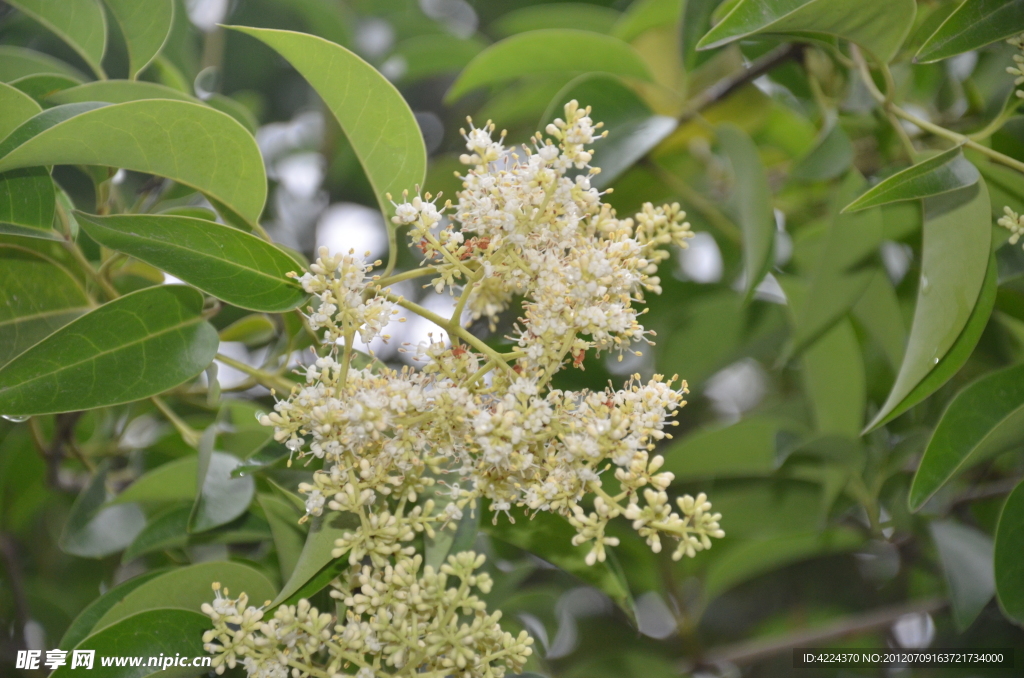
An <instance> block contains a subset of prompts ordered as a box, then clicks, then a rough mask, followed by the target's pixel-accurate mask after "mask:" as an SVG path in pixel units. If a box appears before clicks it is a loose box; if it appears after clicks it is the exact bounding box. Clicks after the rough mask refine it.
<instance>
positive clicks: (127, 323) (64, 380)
mask: <svg viewBox="0 0 1024 678" xmlns="http://www.w3.org/2000/svg"><path fill="white" fill-rule="evenodd" d="M202 310H203V297H202V295H201V294H199V292H197V291H195V290H193V289H191V288H188V287H183V286H177V285H175V286H160V287H150V288H147V289H144V290H140V291H139V292H134V293H132V294H129V295H126V296H124V297H120V298H119V299H115V300H114V301H111V302H109V303H107V304H104V305H103V306H100V307H99V308H97V309H94V310H92V311H90V312H89V313H86V314H85V315H83V316H81V317H80V318H78V319H77V320H74V321H72V322H70V323H69V324H67V325H65V326H64V327H62V328H60V329H59V330H57V331H56V332H54V333H53V334H51V335H50V336H49V337H47V338H46V339H43V340H42V341H41V342H39V343H38V344H36V345H35V346H33V347H32V348H30V349H28V350H27V351H25V352H24V353H22V354H21V355H19V356H18V357H17V358H15V359H14V360H12V361H11V362H9V363H8V364H7V365H5V366H4V367H3V368H0V412H2V413H4V414H8V415H31V414H48V413H53V412H70V411H73V410H86V409H91V408H94V407H105V406H108V405H117V404H120V403H126V402H131V401H132V400H138V399H140V398H146V397H149V396H152V395H156V394H158V393H161V392H163V391H166V390H167V389H169V388H174V387H175V386H177V385H178V384H181V383H183V382H185V381H188V380H189V379H191V378H193V377H195V376H196V375H198V374H199V373H200V372H202V371H203V370H204V369H206V366H207V365H209V364H210V362H211V361H212V360H213V357H214V355H216V353H217V346H218V340H217V331H216V330H215V329H214V328H213V326H212V325H210V324H209V323H207V322H206V321H204V320H203V317H202Z"/></svg>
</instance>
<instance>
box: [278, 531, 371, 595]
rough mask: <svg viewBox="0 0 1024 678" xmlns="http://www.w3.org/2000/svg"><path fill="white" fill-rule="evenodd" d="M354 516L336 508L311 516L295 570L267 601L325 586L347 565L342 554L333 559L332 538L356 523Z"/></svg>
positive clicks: (339, 535)
mask: <svg viewBox="0 0 1024 678" xmlns="http://www.w3.org/2000/svg"><path fill="white" fill-rule="evenodd" d="M356 519H357V518H356V516H355V515H354V514H352V513H338V512H337V511H328V512H325V513H324V514H323V515H319V516H314V517H313V519H312V520H311V524H310V526H309V533H308V534H307V535H306V543H305V544H304V545H303V547H302V553H300V554H299V559H298V562H296V563H295V569H294V570H293V571H292V575H291V577H290V578H289V579H288V581H287V582H285V584H284V586H283V587H282V588H281V592H280V593H278V594H277V598H275V599H274V602H273V603H271V605H272V606H276V605H279V604H281V603H291V602H293V601H295V600H297V599H299V598H302V597H309V596H310V595H312V594H314V593H316V592H317V591H319V590H320V589H322V588H323V587H325V586H327V584H329V583H330V581H331V580H332V579H334V577H336V576H337V575H338V573H339V572H340V570H342V569H344V568H346V567H348V558H346V557H345V555H344V554H342V556H341V557H340V558H334V557H333V556H332V555H331V551H333V550H334V540H335V539H339V538H340V537H341V536H342V535H344V534H345V532H348V531H351V530H352V529H353V528H354V527H355V526H356V524H357V523H356V522H355V520H356Z"/></svg>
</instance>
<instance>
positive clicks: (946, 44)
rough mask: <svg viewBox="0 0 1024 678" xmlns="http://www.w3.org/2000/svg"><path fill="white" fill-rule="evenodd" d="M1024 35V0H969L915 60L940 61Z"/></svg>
mask: <svg viewBox="0 0 1024 678" xmlns="http://www.w3.org/2000/svg"><path fill="white" fill-rule="evenodd" d="M1021 32H1024V1H1022V0H965V1H964V3H963V4H961V5H960V6H959V7H958V8H957V9H956V10H955V11H954V12H953V13H952V14H950V15H949V17H947V18H946V20H945V21H944V22H943V23H942V25H941V26H939V28H938V29H937V30H936V31H935V32H934V33H932V35H931V37H929V38H928V40H926V41H925V43H924V44H923V45H921V49H919V50H918V52H917V56H915V57H914V61H917V62H919V63H928V62H931V61H938V60H939V59H945V58H947V57H951V56H955V55H957V54H962V53H964V52H970V51H971V50H974V49H978V48H979V47H984V46H985V45H987V44H989V43H992V42H995V41H997V40H1005V39H1006V38H1010V37H1013V36H1014V35H1017V34H1018V33H1021Z"/></svg>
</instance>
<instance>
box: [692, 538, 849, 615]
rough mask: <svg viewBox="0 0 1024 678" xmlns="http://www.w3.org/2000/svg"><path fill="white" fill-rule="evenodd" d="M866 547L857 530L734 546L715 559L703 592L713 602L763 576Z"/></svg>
mask: <svg viewBox="0 0 1024 678" xmlns="http://www.w3.org/2000/svg"><path fill="white" fill-rule="evenodd" d="M863 543H864V537H863V536H861V535H860V534H859V533H858V532H857V531H856V530H852V529H848V528H837V529H834V530H829V531H826V532H818V531H814V532H803V533H797V534H784V535H777V536H774V537H768V538H766V539H756V540H752V541H745V542H742V543H739V544H735V545H733V546H732V547H731V548H729V547H726V548H723V549H722V553H720V554H716V555H715V557H714V558H713V559H712V561H711V563H710V565H709V566H708V570H707V574H706V575H705V576H704V592H705V595H706V596H707V597H708V598H714V597H715V596H717V595H720V594H722V593H725V592H726V591H727V590H729V589H730V588H732V587H734V586H736V585H737V584H740V583H742V582H744V581H748V580H750V579H752V578H754V577H756V576H758V575H760V574H764V573H766V572H770V571H772V570H776V569H779V568H781V567H783V566H785V565H789V564H791V563H796V562H800V561H802V560H808V559H810V558H815V557H820V556H824V555H829V554H834V553H844V552H848V551H852V550H853V549H855V548H857V547H858V546H860V545H861V544H863Z"/></svg>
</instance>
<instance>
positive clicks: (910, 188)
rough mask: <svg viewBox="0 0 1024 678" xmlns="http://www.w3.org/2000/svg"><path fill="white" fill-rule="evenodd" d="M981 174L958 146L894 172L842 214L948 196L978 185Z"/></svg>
mask: <svg viewBox="0 0 1024 678" xmlns="http://www.w3.org/2000/svg"><path fill="white" fill-rule="evenodd" d="M980 178H981V174H979V173H978V168H976V167H975V166H974V165H973V164H971V162H970V161H969V160H967V158H965V157H964V155H963V153H962V152H961V148H960V147H959V146H957V147H955V148H951V149H949V150H948V151H943V152H942V153H939V154H938V155H936V156H933V157H931V158H928V159H927V160H925V161H924V162H919V163H917V164H916V165H914V166H913V167H908V168H907V169H905V170H903V171H902V172H897V173H896V174H894V175H892V176H891V177H889V178H888V179H886V180H885V181H883V182H881V183H879V184H877V185H875V186H872V187H871V189H869V190H868V191H866V192H865V193H864V194H863V195H862V196H860V197H859V198H857V199H856V200H854V201H853V202H851V203H850V204H849V205H847V206H846V207H845V208H843V211H844V212H855V211H857V210H862V209H865V208H867V207H877V206H879V205H885V204H886V203H890V202H898V201H900V200H916V199H918V198H927V197H930V196H933V195H941V194H943V193H949V192H950V191H955V190H957V189H960V188H964V187H966V186H973V185H974V184H976V183H978V180H979V179H980Z"/></svg>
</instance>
